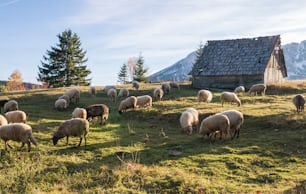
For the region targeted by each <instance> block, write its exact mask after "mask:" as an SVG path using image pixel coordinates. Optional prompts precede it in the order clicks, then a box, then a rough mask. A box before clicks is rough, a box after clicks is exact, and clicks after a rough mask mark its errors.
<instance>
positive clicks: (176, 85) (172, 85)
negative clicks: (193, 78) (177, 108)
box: [170, 82, 180, 90]
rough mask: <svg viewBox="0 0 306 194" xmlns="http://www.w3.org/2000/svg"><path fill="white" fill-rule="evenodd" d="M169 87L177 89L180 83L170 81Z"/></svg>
mask: <svg viewBox="0 0 306 194" xmlns="http://www.w3.org/2000/svg"><path fill="white" fill-rule="evenodd" d="M170 87H171V88H177V89H178V90H180V85H179V84H178V83H176V82H170Z"/></svg>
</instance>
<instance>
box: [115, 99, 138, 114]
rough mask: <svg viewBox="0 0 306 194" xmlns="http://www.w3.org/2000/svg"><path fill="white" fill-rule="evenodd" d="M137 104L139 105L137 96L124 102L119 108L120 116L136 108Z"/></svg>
mask: <svg viewBox="0 0 306 194" xmlns="http://www.w3.org/2000/svg"><path fill="white" fill-rule="evenodd" d="M136 104H137V98H136V97H135V96H130V97H128V98H126V99H124V100H122V101H121V102H120V105H119V108H118V112H119V114H122V113H123V112H126V110H127V109H129V108H136Z"/></svg>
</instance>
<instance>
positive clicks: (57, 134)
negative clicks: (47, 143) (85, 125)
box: [52, 131, 65, 145]
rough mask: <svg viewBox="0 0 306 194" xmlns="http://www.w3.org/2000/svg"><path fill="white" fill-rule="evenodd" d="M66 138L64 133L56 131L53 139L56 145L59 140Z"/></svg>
mask: <svg viewBox="0 0 306 194" xmlns="http://www.w3.org/2000/svg"><path fill="white" fill-rule="evenodd" d="M63 137H65V136H64V135H63V134H62V133H60V132H59V131H55V132H54V134H53V137H52V141H53V145H56V144H57V142H58V140H59V139H61V138H63Z"/></svg>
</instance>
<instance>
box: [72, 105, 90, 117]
mask: <svg viewBox="0 0 306 194" xmlns="http://www.w3.org/2000/svg"><path fill="white" fill-rule="evenodd" d="M72 118H82V119H87V112H86V109H85V108H78V107H76V108H75V109H74V110H73V112H72Z"/></svg>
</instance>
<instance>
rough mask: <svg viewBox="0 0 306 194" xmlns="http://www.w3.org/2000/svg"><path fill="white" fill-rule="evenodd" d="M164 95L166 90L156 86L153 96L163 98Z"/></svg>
mask: <svg viewBox="0 0 306 194" xmlns="http://www.w3.org/2000/svg"><path fill="white" fill-rule="evenodd" d="M163 96H164V91H163V90H162V89H161V88H155V89H154V91H153V97H154V99H155V100H159V101H160V100H161V99H162V98H163Z"/></svg>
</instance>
